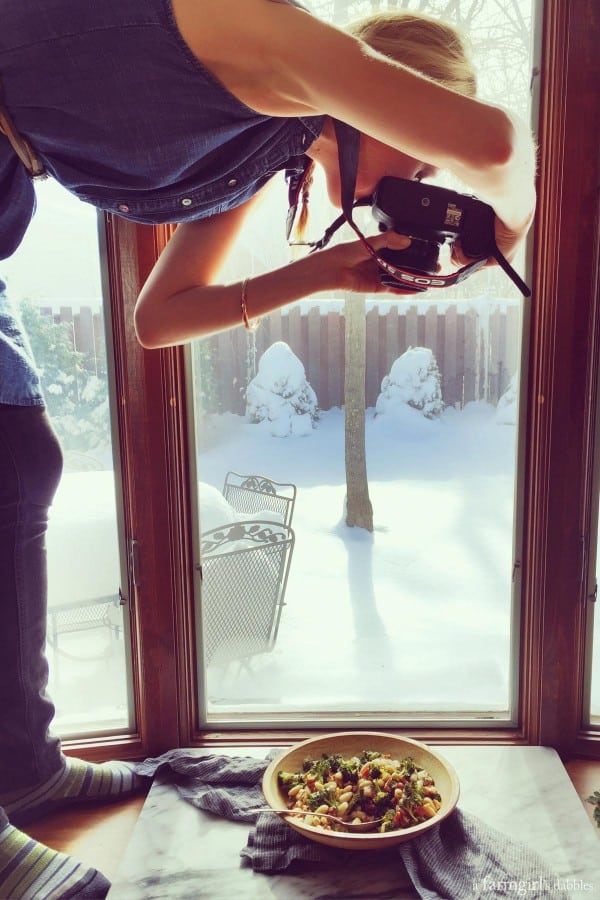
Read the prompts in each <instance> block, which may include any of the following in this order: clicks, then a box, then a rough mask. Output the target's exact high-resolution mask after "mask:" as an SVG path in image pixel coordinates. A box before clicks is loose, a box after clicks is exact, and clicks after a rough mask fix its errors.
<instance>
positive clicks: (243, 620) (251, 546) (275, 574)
mask: <svg viewBox="0 0 600 900" xmlns="http://www.w3.org/2000/svg"><path fill="white" fill-rule="evenodd" d="M294 541H295V536H294V532H293V531H292V529H291V528H289V527H288V526H287V525H279V524H276V523H273V522H269V521H262V520H249V521H246V522H233V523H231V524H229V525H225V526H223V527H221V528H213V529H211V530H210V531H206V532H204V533H203V534H202V536H201V543H200V563H201V571H202V619H201V621H202V630H203V640H204V658H205V661H206V662H207V663H210V662H211V661H214V662H217V663H224V662H229V661H230V660H232V659H243V658H246V657H249V656H252V655H254V654H256V653H263V652H265V651H267V650H271V649H272V647H273V645H274V643H275V640H276V638H277V632H278V630H279V622H280V619H281V612H282V608H283V605H284V597H285V591H286V587H287V579H288V573H289V568H290V563H291V558H292V551H293V548H294Z"/></svg>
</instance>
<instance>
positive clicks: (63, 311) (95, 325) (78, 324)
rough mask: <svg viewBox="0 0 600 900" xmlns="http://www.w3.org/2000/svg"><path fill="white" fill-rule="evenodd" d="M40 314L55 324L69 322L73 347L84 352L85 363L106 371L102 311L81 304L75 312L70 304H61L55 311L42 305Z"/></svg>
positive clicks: (87, 366) (98, 371)
mask: <svg viewBox="0 0 600 900" xmlns="http://www.w3.org/2000/svg"><path fill="white" fill-rule="evenodd" d="M40 315H42V316H45V317H46V318H48V319H51V320H52V321H53V322H54V324H55V325H60V324H61V323H64V322H66V323H68V325H69V327H70V329H71V336H72V341H73V349H74V350H77V352H78V353H82V354H83V365H84V367H85V368H86V369H87V370H88V371H89V372H95V373H96V374H100V373H105V371H106V362H105V361H106V347H105V336H104V320H103V316H102V312H101V311H98V310H95V311H94V310H92V308H91V306H81V307H80V308H79V312H73V309H72V307H70V306H61V307H60V308H59V310H58V312H55V311H54V310H53V309H52V307H51V306H41V307H40Z"/></svg>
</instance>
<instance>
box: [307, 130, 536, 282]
mask: <svg viewBox="0 0 600 900" xmlns="http://www.w3.org/2000/svg"><path fill="white" fill-rule="evenodd" d="M333 124H334V128H335V134H336V138H337V143H338V160H339V166H340V182H341V195H342V196H341V200H342V212H343V215H342V216H340V217H339V218H338V219H336V220H335V222H333V223H332V224H331V225H330V226H329V228H328V229H327V231H326V232H325V234H324V235H323V237H322V238H321V240H320V241H318V242H317V243H316V244H315V245H313V250H318V249H321V248H322V247H324V246H325V245H326V243H327V242H328V241H329V240H330V238H331V235H332V234H334V233H335V231H337V230H338V228H340V226H341V225H343V224H344V221H346V222H347V223H348V224H349V225H350V226H351V227H352V228H353V230H354V231H355V233H356V234H357V236H358V238H359V240H360V241H361V243H362V245H363V246H364V248H365V249H366V250H367V252H368V253H369V255H370V256H372V257H373V259H374V260H375V261H376V262H377V264H378V265H379V267H380V268H381V269H383V270H384V272H386V274H387V275H389V276H390V277H391V278H392V279H393V280H394V281H396V282H397V283H398V288H399V289H400V288H402V289H403V290H405V291H409V292H421V291H426V290H428V289H429V288H445V287H450V286H451V285H454V284H459V283H460V282H461V281H464V279H465V278H468V277H469V275H472V274H473V273H474V272H476V271H477V270H478V269H481V268H482V267H483V266H484V265H485V264H486V263H487V261H488V258H487V257H483V258H481V259H474V260H473V261H472V262H470V263H467V265H465V266H462V267H461V268H460V269H458V270H457V271H456V272H452V273H451V274H449V275H437V274H436V275H427V274H421V273H416V272H410V271H408V270H406V269H403V268H401V267H399V266H395V265H394V264H393V263H390V262H388V260H386V259H383V258H382V257H381V256H380V254H379V253H378V252H377V250H375V249H374V248H373V247H372V246H371V245H370V244H369V242H368V240H367V239H366V238H365V236H364V235H363V233H362V232H361V231H360V229H359V228H358V226H357V225H356V223H355V222H354V220H353V218H352V210H353V209H354V208H355V207H356V206H362V205H369V204H371V203H372V198H371V197H368V198H365V199H363V200H358V201H355V200H354V193H355V190H356V174H357V171H358V157H359V152H360V132H359V131H357V129H356V128H353V127H352V126H351V125H347V124H346V123H345V122H340V121H339V120H337V119H334V123H333ZM408 237H411V235H408ZM491 255H492V257H493V258H494V259H495V260H496V262H497V263H498V264H499V265H500V266H501V268H502V269H503V271H504V272H505V273H506V274H507V275H508V277H509V278H510V279H511V280H512V281H513V282H514V284H515V285H516V286H517V287H518V288H519V290H520V291H521V293H523V294H524V295H525V296H526V297H529V296H530V294H531V291H530V290H529V288H528V287H527V285H526V284H525V282H524V281H522V279H521V278H520V277H519V275H518V274H517V273H516V272H515V270H514V269H513V268H512V266H511V265H510V263H509V262H508V260H507V259H506V258H505V257H504V255H503V254H502V253H501V252H500V250H499V249H498V247H497V246H496V243H495V242H494V246H493V250H492V254H491Z"/></svg>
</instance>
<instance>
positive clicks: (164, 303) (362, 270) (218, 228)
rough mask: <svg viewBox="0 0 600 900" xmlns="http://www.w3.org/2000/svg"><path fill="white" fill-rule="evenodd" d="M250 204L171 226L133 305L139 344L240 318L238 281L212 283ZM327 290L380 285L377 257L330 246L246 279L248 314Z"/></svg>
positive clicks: (401, 244) (176, 340) (356, 247)
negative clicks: (167, 240)
mask: <svg viewBox="0 0 600 900" xmlns="http://www.w3.org/2000/svg"><path fill="white" fill-rule="evenodd" d="M255 199H256V198H255ZM254 203H255V201H254V200H251V201H249V203H246V204H245V205H244V206H241V207H238V208H237V209H233V210H230V211H228V212H225V213H221V214H219V215H217V216H213V217H211V218H210V219H204V220H202V221H199V222H191V223H189V224H185V225H180V226H179V227H178V228H177V230H176V232H175V234H174V235H173V237H172V238H171V240H170V241H169V243H168V244H167V246H166V247H165V249H164V250H163V252H162V254H161V256H160V258H159V260H158V262H157V263H156V265H155V267H154V269H153V270H152V272H151V273H150V275H149V277H148V280H147V281H146V283H145V285H144V287H143V288H142V291H141V293H140V295H139V297H138V300H137V303H136V307H135V312H134V320H135V329H136V333H137V336H138V340H139V341H140V343H141V344H142V345H143V346H144V347H146V348H148V349H154V348H157V347H168V346H170V345H172V344H181V343H184V342H186V341H189V340H193V339H194V338H198V337H202V336H204V335H208V334H213V333H214V332H217V331H222V330H223V329H225V328H231V327H232V326H234V325H239V324H240V323H241V322H242V307H241V284H240V283H239V282H238V283H236V284H215V281H216V280H217V279H218V277H219V270H220V268H221V266H222V264H223V262H224V260H225V257H226V255H227V253H228V251H229V250H230V248H231V245H232V243H233V240H234V239H235V237H236V236H237V234H238V233H239V230H240V228H241V226H242V223H243V221H244V219H245V218H246V215H247V214H248V212H249V211H250V210H251V209H252V206H253V205H254ZM370 243H371V244H372V245H373V246H374V247H376V248H381V247H387V246H390V247H394V248H395V249H404V248H405V247H407V246H408V245H409V243H410V241H409V239H408V238H405V237H403V236H402V235H397V234H394V232H386V234H382V235H379V236H377V237H375V238H373V239H370ZM334 289H343V290H348V291H359V292H361V293H375V292H377V291H380V290H383V288H382V287H381V285H380V283H379V269H378V266H377V263H375V262H374V261H373V260H372V259H371V258H370V257H369V256H368V254H367V253H366V251H365V249H364V247H363V246H362V244H361V243H360V242H359V241H353V242H350V243H346V244H336V245H335V246H334V247H331V248H330V249H327V250H322V251H320V252H318V253H313V254H309V255H308V256H306V257H304V258H303V259H299V260H297V261H296V262H293V263H290V264H289V265H287V266H283V267H282V268H280V269H276V270H274V271H272V272H268V273H266V274H264V275H258V276H256V277H255V278H252V280H251V282H250V283H249V284H248V287H247V311H248V315H249V316H250V318H255V317H260V316H262V315H266V314H267V313H269V312H272V311H273V310H274V309H278V308H279V307H281V306H285V305H286V304H287V303H291V302H292V301H294V300H299V299H300V298H302V297H306V296H308V295H310V294H314V293H315V292H317V291H324V290H334Z"/></svg>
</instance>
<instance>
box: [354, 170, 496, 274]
mask: <svg viewBox="0 0 600 900" xmlns="http://www.w3.org/2000/svg"><path fill="white" fill-rule="evenodd" d="M371 212H372V215H373V218H374V219H375V220H376V221H377V222H378V223H379V230H380V231H395V232H396V233H397V234H405V235H407V236H408V237H410V238H411V239H412V243H411V245H410V247H407V248H406V250H392V249H390V248H385V249H383V250H381V251H379V255H380V256H381V257H382V259H384V260H386V261H387V262H389V263H391V264H392V265H393V266H397V267H398V268H401V269H405V270H407V271H408V272H414V273H416V274H417V275H425V276H426V275H435V273H436V272H437V266H438V260H439V252H440V248H441V246H442V244H444V243H448V244H452V243H453V242H454V241H455V240H456V239H457V238H460V243H461V247H462V250H463V252H464V253H465V255H466V256H469V257H472V258H473V259H475V260H477V259H481V260H485V259H488V258H490V257H492V256H494V255H495V252H496V240H495V234H494V222H495V215H494V210H493V209H492V207H491V206H489V205H488V204H487V203H483V202H482V201H481V200H478V199H477V198H476V197H471V196H469V195H468V194H459V193H457V192H456V191H451V190H447V189H446V188H441V187H436V186H434V185H429V184H421V182H419V181H407V180H406V179H404V178H392V177H391V176H387V177H386V178H383V179H382V180H381V181H380V182H379V184H378V185H377V188H376V189H375V193H374V195H373V200H372V207H371ZM381 283H382V284H386V285H390V286H392V287H393V286H397V281H395V279H394V278H393V277H392V276H390V275H389V274H387V273H386V272H385V271H382V273H381Z"/></svg>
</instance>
